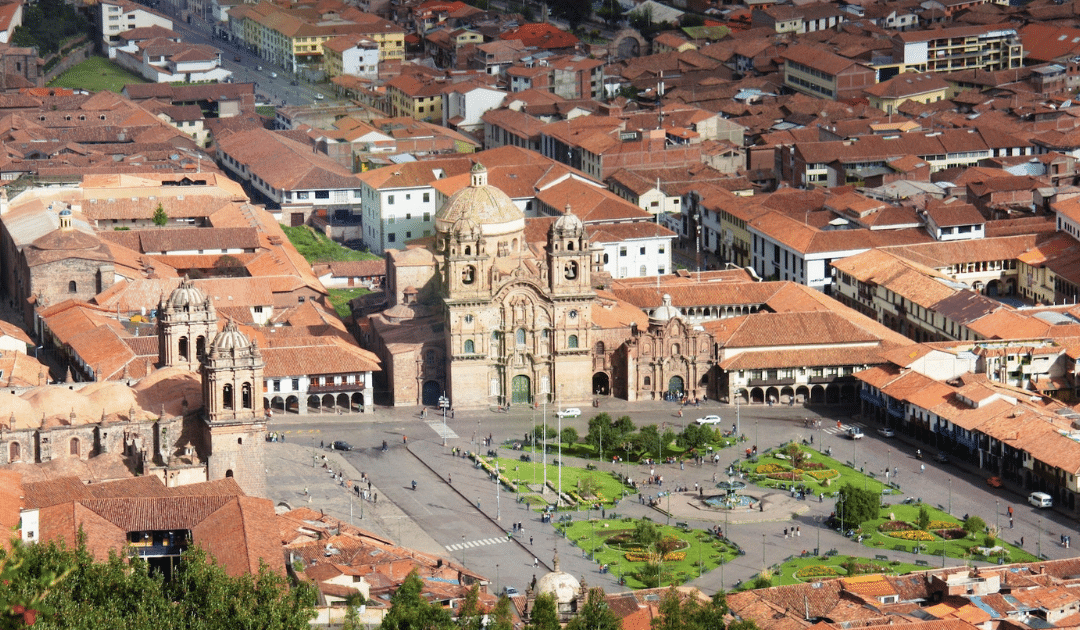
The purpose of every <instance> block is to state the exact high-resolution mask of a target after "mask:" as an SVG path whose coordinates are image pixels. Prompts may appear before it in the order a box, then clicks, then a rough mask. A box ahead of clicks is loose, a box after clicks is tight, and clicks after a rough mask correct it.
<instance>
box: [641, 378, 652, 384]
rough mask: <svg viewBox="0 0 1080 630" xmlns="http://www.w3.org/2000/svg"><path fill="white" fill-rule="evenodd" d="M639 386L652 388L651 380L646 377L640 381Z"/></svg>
mask: <svg viewBox="0 0 1080 630" xmlns="http://www.w3.org/2000/svg"><path fill="white" fill-rule="evenodd" d="M641 384H642V385H644V386H645V387H651V386H652V379H651V378H649V377H648V376H646V377H645V378H644V379H642V381H641Z"/></svg>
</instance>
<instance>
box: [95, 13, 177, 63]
mask: <svg viewBox="0 0 1080 630" xmlns="http://www.w3.org/2000/svg"><path fill="white" fill-rule="evenodd" d="M98 7H99V12H98V20H99V22H98V29H99V32H100V34H101V42H102V48H104V49H105V50H107V51H109V58H110V59H112V58H114V57H115V50H114V48H113V46H114V45H115V44H116V43H117V42H118V41H119V40H120V37H119V35H120V33H123V32H124V31H129V30H131V29H133V28H149V27H151V26H160V27H161V28H166V29H169V30H170V31H171V30H172V27H173V23H172V20H170V19H169V18H167V17H165V16H164V15H160V14H158V13H155V12H153V11H151V10H149V9H147V8H146V7H143V6H140V5H137V4H135V3H134V2H128V1H127V0H104V1H103V2H100V3H99V4H98Z"/></svg>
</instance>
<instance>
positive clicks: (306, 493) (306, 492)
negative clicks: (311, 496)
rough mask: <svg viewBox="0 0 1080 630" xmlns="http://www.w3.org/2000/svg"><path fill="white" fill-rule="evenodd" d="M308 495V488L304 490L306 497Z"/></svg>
mask: <svg viewBox="0 0 1080 630" xmlns="http://www.w3.org/2000/svg"><path fill="white" fill-rule="evenodd" d="M307 495H308V491H307V488H304V496H305V497H306V496H307Z"/></svg>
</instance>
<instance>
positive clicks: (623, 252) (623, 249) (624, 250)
mask: <svg viewBox="0 0 1080 630" xmlns="http://www.w3.org/2000/svg"><path fill="white" fill-rule="evenodd" d="M619 255H620V256H625V255H626V248H625V247H620V248H619Z"/></svg>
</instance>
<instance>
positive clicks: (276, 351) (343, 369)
mask: <svg viewBox="0 0 1080 630" xmlns="http://www.w3.org/2000/svg"><path fill="white" fill-rule="evenodd" d="M267 344H268V345H267V346H266V347H264V348H263V349H262V355H263V361H265V362H266V367H265V368H264V370H263V372H264V374H265V375H266V376H267V377H280V376H298V375H305V374H306V375H320V374H358V373H360V372H377V371H379V369H380V368H379V359H378V357H376V356H375V354H373V353H372V352H370V351H368V350H364V349H362V348H360V347H358V346H355V345H352V344H349V343H347V342H345V341H343V340H342V339H340V338H337V337H323V338H305V339H294V338H286V339H284V340H279V339H272V338H267Z"/></svg>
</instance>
